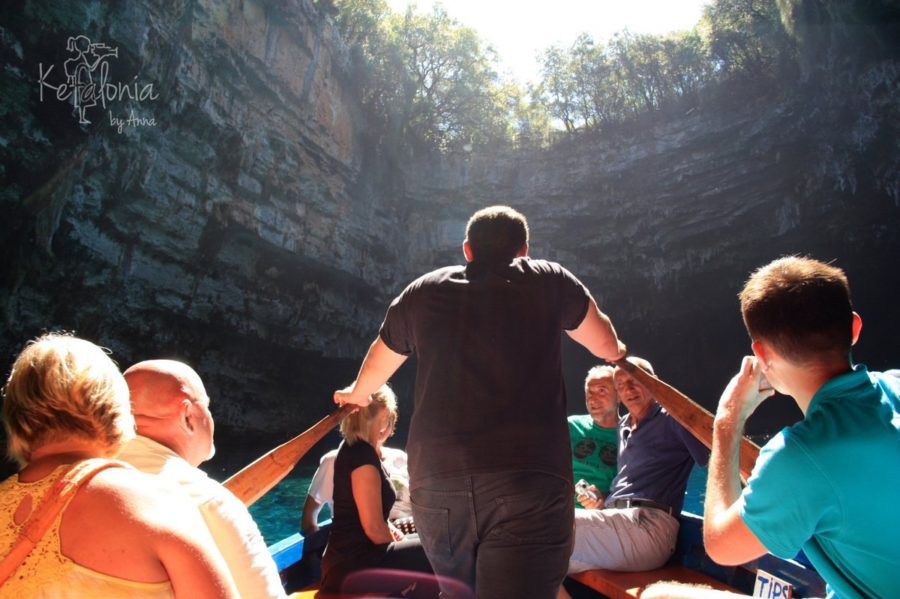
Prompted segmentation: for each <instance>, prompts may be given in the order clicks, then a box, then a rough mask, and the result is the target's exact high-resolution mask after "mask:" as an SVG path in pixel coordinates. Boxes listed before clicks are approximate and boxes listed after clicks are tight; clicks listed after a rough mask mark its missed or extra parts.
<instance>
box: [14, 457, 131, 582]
mask: <svg viewBox="0 0 900 599" xmlns="http://www.w3.org/2000/svg"><path fill="white" fill-rule="evenodd" d="M121 466H124V464H123V463H122V462H116V461H114V460H107V459H103V458H92V459H89V460H84V461H81V462H78V463H77V464H75V465H74V466H72V467H71V468H70V469H69V470H68V472H66V473H65V474H63V475H62V476H60V477H59V479H57V481H56V482H55V483H53V486H51V487H50V489H49V490H48V491H47V494H46V495H45V496H44V498H43V500H42V501H41V504H40V506H39V507H38V508H37V510H36V511H35V512H33V513H32V514H31V516H29V517H28V521H27V522H26V523H25V526H24V527H23V528H22V533H21V536H20V537H19V539H18V540H17V541H16V543H15V545H13V547H12V549H11V550H10V552H9V553H8V554H7V555H6V557H5V558H3V561H2V562H0V587H2V586H3V585H4V584H5V583H6V581H7V579H8V578H9V577H10V575H12V573H13V572H15V570H16V568H18V567H19V565H21V563H22V562H23V561H25V558H26V557H28V554H29V553H31V550H32V549H34V546H35V545H37V543H38V541H40V540H41V539H42V538H43V536H44V535H45V534H46V532H47V529H49V528H50V525H51V524H53V521H54V520H55V519H56V516H57V515H59V512H60V511H62V509H63V508H64V507H65V506H66V505H67V504H68V503H69V501H71V500H72V498H73V497H74V496H75V493H77V492H78V489H80V488H81V486H82V485H84V484H85V483H86V482H88V481H89V480H91V478H93V476H94V475H95V474H97V473H98V472H100V471H101V470H106V469H107V468H116V467H121Z"/></svg>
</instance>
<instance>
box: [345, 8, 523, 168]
mask: <svg viewBox="0 0 900 599" xmlns="http://www.w3.org/2000/svg"><path fill="white" fill-rule="evenodd" d="M338 8H339V13H338V25H339V26H340V28H341V30H342V32H343V34H344V36H345V39H346V40H347V41H348V43H349V45H350V46H351V48H352V50H353V52H354V55H355V58H356V60H357V63H358V65H359V69H358V73H357V75H358V80H359V81H360V89H361V92H362V99H363V105H364V106H365V108H366V110H367V113H368V116H369V117H370V119H371V123H372V124H373V126H374V134H375V135H376V137H377V138H378V139H379V140H381V141H383V142H386V143H387V144H388V148H389V149H391V150H394V151H398V150H399V148H401V147H410V148H413V149H415V148H421V149H426V150H427V149H438V150H449V149H456V148H461V147H465V146H471V145H483V144H487V143H491V142H495V141H497V140H502V139H505V138H506V137H507V136H508V128H509V125H508V124H509V120H508V116H507V115H508V110H509V109H508V102H509V100H508V97H507V96H508V90H507V89H506V88H505V87H504V85H503V84H501V82H500V81H499V79H498V77H497V74H496V72H495V71H494V69H493V64H494V63H495V61H496V58H495V56H494V53H493V51H492V50H491V49H490V48H488V47H486V46H485V45H484V43H483V42H482V41H481V40H480V39H479V37H478V36H477V34H476V33H475V32H474V30H472V29H470V28H467V27H463V26H462V25H460V24H459V23H458V22H456V21H455V20H453V19H451V18H450V17H449V16H448V15H447V13H446V11H445V10H444V9H443V8H442V7H440V6H435V8H434V9H433V11H432V12H431V13H430V14H427V15H422V14H417V13H416V12H414V11H413V10H412V9H409V10H407V12H406V13H405V14H402V15H399V14H392V13H391V12H390V11H389V10H388V9H387V6H386V4H385V2H384V1H383V0H344V1H342V2H340V4H339V5H338Z"/></svg>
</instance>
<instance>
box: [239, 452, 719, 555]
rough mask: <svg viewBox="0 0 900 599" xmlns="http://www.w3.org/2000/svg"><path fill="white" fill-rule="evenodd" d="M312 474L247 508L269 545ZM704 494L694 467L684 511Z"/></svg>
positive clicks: (699, 505)
mask: <svg viewBox="0 0 900 599" xmlns="http://www.w3.org/2000/svg"><path fill="white" fill-rule="evenodd" d="M314 473H315V466H304V465H302V464H301V465H300V466H298V467H297V468H296V469H295V470H294V472H293V473H292V474H291V476H289V477H288V478H286V479H284V480H283V481H281V482H280V483H279V484H278V485H277V486H276V487H275V488H274V489H272V490H271V491H269V492H268V493H267V494H266V495H264V496H263V497H262V498H260V500H259V501H257V502H256V503H255V504H253V505H252V506H251V507H250V513H251V514H252V515H253V519H254V520H256V523H257V524H258V525H259V529H260V531H261V532H262V534H263V537H265V539H266V543H268V544H269V545H271V544H272V543H275V542H277V541H280V540H281V539H283V538H285V537H288V536H290V535H292V534H294V533H295V532H297V531H298V530H299V529H300V516H301V515H302V513H303V502H304V501H305V500H306V490H307V489H308V488H309V481H310V479H312V476H313V474H314ZM705 492H706V469H705V468H704V469H701V468H697V467H694V470H693V471H692V472H691V476H690V478H689V479H688V486H687V492H686V494H685V499H684V509H685V511H688V512H692V513H694V514H698V515H702V514H703V497H704V494H705ZM330 517H331V515H330V514H329V513H328V508H327V507H326V508H325V509H323V510H322V513H320V514H319V518H320V519H324V518H330Z"/></svg>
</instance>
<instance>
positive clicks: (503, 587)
mask: <svg viewBox="0 0 900 599" xmlns="http://www.w3.org/2000/svg"><path fill="white" fill-rule="evenodd" d="M573 494H574V490H573V488H572V483H571V482H569V481H567V480H566V479H564V478H561V477H558V476H553V475H550V474H544V473H541V472H533V471H525V472H522V471H520V472H502V473H490V474H473V475H469V476H460V477H453V478H445V479H439V480H434V479H432V480H430V481H428V482H426V483H424V484H422V485H421V486H417V485H415V484H414V488H413V489H412V492H411V497H412V509H413V518H414V519H415V522H416V528H417V529H418V531H419V536H420V538H421V540H422V546H423V547H424V548H425V553H426V554H427V555H428V559H429V561H430V562H431V565H432V567H433V568H434V572H435V574H438V575H440V576H444V577H449V578H453V579H456V580H459V581H462V582H464V583H465V584H467V585H469V586H470V587H471V588H473V589H474V590H475V595H476V597H478V599H523V598H524V597H528V598H529V599H553V598H555V597H556V594H557V591H558V590H559V586H560V584H561V583H562V581H563V578H565V575H566V566H567V564H568V558H569V554H570V553H571V550H572V518H573V509H572V496H573ZM442 597H448V598H449V597H454V595H453V594H452V590H451V589H449V588H448V587H442Z"/></svg>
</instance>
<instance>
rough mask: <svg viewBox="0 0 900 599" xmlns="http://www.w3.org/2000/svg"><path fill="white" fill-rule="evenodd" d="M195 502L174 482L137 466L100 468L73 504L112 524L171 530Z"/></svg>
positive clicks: (87, 513)
mask: <svg viewBox="0 0 900 599" xmlns="http://www.w3.org/2000/svg"><path fill="white" fill-rule="evenodd" d="M190 506H193V503H192V502H191V501H190V499H189V498H188V496H187V494H186V493H185V492H184V491H183V490H182V489H181V488H180V487H178V486H177V485H176V484H175V483H173V482H170V481H168V480H166V479H165V478H163V477H160V476H153V475H150V474H145V473H143V472H140V471H138V470H136V469H134V468H131V467H126V468H108V469H106V470H103V471H102V472H99V473H98V474H97V475H96V476H94V478H93V479H91V481H90V482H88V483H87V484H86V485H85V487H84V488H83V489H82V491H80V492H79V493H78V495H77V496H76V498H75V499H74V500H73V501H72V505H71V508H72V509H74V510H76V511H82V515H84V516H88V517H98V518H103V519H104V521H106V522H109V523H110V524H113V523H117V524H123V525H124V524H130V525H133V526H136V527H138V528H145V529H147V530H148V531H149V530H151V529H153V530H172V529H173V528H176V529H177V527H178V526H179V524H180V522H181V521H182V514H184V513H185V511H186V510H187V509H190Z"/></svg>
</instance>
